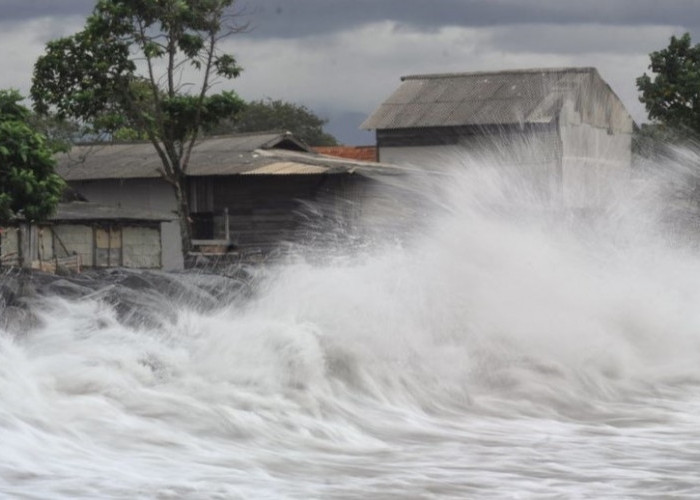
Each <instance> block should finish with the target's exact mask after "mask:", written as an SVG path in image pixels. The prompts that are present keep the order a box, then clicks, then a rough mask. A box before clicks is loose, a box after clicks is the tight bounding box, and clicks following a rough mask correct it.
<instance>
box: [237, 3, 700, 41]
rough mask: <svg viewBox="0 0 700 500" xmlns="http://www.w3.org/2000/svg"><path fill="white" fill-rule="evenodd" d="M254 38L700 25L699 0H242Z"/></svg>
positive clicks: (241, 4) (240, 4)
mask: <svg viewBox="0 0 700 500" xmlns="http://www.w3.org/2000/svg"><path fill="white" fill-rule="evenodd" d="M239 6H241V7H242V8H243V9H244V11H245V13H246V14H247V16H246V17H247V18H248V19H249V20H250V22H251V24H252V25H253V27H254V29H253V30H252V31H251V35H252V36H260V37H273V36H276V37H282V38H286V37H299V36H305V35H315V34H320V33H327V32H333V31H338V30H341V29H347V28H352V27H355V26H358V25H362V24H365V23H368V22H376V21H396V22H398V23H404V24H408V25H411V26H413V27H415V28H418V29H424V30H431V29H437V28H439V27H441V26H446V25H451V26H454V25H456V26H465V27H488V26H495V25H504V24H505V25H508V24H559V25H561V24H608V25H660V24H663V25H673V26H685V25H688V23H693V24H697V22H698V20H700V2H699V1H697V0H666V1H660V0H585V1H580V0H579V1H574V0H572V1H569V0H437V1H426V0H354V1H348V0H241V1H239Z"/></svg>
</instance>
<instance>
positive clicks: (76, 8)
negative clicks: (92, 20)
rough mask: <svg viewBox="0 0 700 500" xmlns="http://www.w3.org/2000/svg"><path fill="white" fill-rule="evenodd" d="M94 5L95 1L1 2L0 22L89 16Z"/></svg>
mask: <svg viewBox="0 0 700 500" xmlns="http://www.w3.org/2000/svg"><path fill="white" fill-rule="evenodd" d="M94 5H95V1H94V0H0V21H11V20H12V21H22V20H28V19H32V18H36V17H44V16H48V17H58V16H73V15H83V16H87V15H88V14H90V12H92V8H93V7H94Z"/></svg>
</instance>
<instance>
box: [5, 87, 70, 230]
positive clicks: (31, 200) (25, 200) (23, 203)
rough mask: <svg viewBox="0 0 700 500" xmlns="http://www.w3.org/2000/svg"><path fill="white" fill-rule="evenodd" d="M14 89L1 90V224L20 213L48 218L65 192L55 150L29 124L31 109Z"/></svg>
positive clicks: (28, 216) (34, 218)
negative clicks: (56, 163) (55, 157)
mask: <svg viewBox="0 0 700 500" xmlns="http://www.w3.org/2000/svg"><path fill="white" fill-rule="evenodd" d="M21 101H22V96H20V95H19V93H18V92H17V91H14V90H9V91H8V90H2V91H0V225H4V224H7V223H8V222H9V221H11V220H12V219H13V218H14V217H16V216H23V217H24V218H25V219H27V220H29V221H37V220H41V219H44V218H46V217H47V216H49V215H51V213H52V212H53V211H54V209H55V208H56V204H57V203H58V202H59V201H60V199H61V194H62V193H63V188H64V183H63V180H62V179H61V178H60V177H59V176H58V175H56V174H55V173H54V171H53V169H54V159H53V153H54V150H53V149H52V148H51V147H50V145H49V144H48V142H47V141H46V139H45V137H44V136H43V135H42V134H40V133H38V132H37V131H36V130H35V129H33V128H32V127H31V126H30V124H29V121H28V120H29V118H30V116H31V113H30V111H29V110H28V109H27V108H25V107H24V106H22V105H21V104H20V102H21Z"/></svg>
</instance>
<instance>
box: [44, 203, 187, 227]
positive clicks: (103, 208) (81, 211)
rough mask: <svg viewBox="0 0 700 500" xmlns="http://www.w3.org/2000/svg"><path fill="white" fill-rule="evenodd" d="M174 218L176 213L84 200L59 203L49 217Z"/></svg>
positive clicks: (89, 218) (63, 218)
mask: <svg viewBox="0 0 700 500" xmlns="http://www.w3.org/2000/svg"><path fill="white" fill-rule="evenodd" d="M174 219H175V215H174V214H166V213H159V212H152V211H149V210H138V209H133V208H122V207H118V206H111V205H99V204H97V203H87V202H83V201H76V202H71V203H59V204H58V207H57V208H56V213H55V214H54V215H53V216H51V217H49V218H48V220H50V221H54V222H61V221H63V222H68V221H76V222H77V221H101V220H110V221H114V220H131V221H149V222H160V221H168V220H174Z"/></svg>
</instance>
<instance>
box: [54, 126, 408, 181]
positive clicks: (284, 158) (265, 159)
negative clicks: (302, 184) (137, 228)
mask: <svg viewBox="0 0 700 500" xmlns="http://www.w3.org/2000/svg"><path fill="white" fill-rule="evenodd" d="M161 169H162V165H161V161H160V158H159V157H158V155H157V154H156V151H155V149H154V148H153V145H152V144H150V143H131V144H94V145H84V146H75V147H73V148H72V149H71V151H70V153H68V154H63V155H60V156H59V157H58V165H57V168H56V171H57V173H58V174H59V175H61V176H62V177H63V178H64V179H65V180H67V181H83V180H97V179H136V178H158V177H160V176H161V174H160V171H161ZM355 171H358V172H359V173H362V172H365V171H367V172H370V171H371V173H381V172H386V173H396V168H395V167H390V166H387V165H381V164H377V163H373V162H362V161H356V160H349V159H341V158H335V157H330V156H326V155H321V154H318V153H315V152H313V151H311V150H310V148H308V146H306V145H305V144H303V143H302V142H301V141H298V140H297V139H296V138H294V136H292V135H291V134H289V133H283V134H278V133H275V134H244V135H240V136H225V137H212V138H206V139H203V140H201V141H200V142H198V143H197V144H196V146H195V147H194V149H193V151H192V156H191V157H190V162H189V167H188V170H187V175H189V176H192V177H203V176H219V175H242V174H246V175H314V174H316V175H318V174H338V173H353V172H355Z"/></svg>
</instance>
